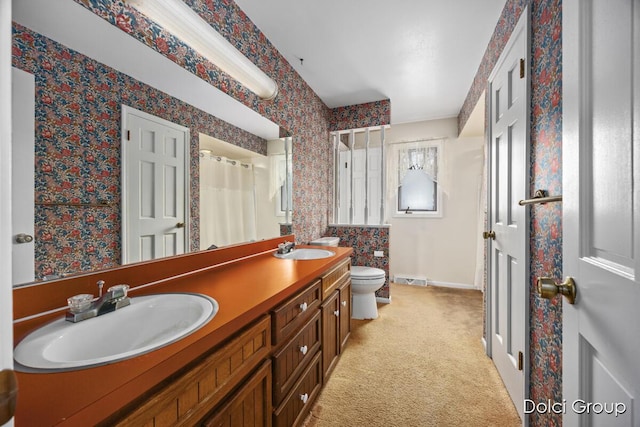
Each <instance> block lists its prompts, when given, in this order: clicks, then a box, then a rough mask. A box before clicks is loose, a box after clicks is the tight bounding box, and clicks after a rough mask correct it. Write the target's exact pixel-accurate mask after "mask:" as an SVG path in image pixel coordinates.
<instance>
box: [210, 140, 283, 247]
mask: <svg viewBox="0 0 640 427" xmlns="http://www.w3.org/2000/svg"><path fill="white" fill-rule="evenodd" d="M290 144H291V138H281V139H277V140H271V141H267V155H266V156H264V155H261V154H258V153H255V152H253V151H250V150H247V149H244V148H241V147H238V146H236V145H233V144H229V143H227V142H224V141H221V140H219V139H216V138H213V137H211V136H208V135H204V134H200V249H209V248H212V247H220V246H225V245H230V244H235V243H242V242H250V241H255V240H262V239H266V238H270V237H273V236H277V235H278V234H279V233H280V223H282V222H284V221H286V219H287V218H288V217H289V215H290V209H291V208H290V206H291V204H290V203H287V200H289V198H288V197H287V194H288V193H285V197H284V199H283V198H282V194H283V192H287V188H290V186H291V174H290V173H288V171H290V169H291V168H290V165H287V162H286V160H285V159H286V158H287V157H286V154H287V153H286V152H285V147H287V150H288V147H289V146H290Z"/></svg>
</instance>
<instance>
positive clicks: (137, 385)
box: [14, 244, 353, 427]
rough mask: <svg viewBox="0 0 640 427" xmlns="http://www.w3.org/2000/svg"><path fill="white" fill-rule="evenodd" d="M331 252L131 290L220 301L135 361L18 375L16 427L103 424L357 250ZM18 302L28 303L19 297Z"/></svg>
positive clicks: (262, 256) (261, 258) (269, 258)
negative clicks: (192, 326)
mask: <svg viewBox="0 0 640 427" xmlns="http://www.w3.org/2000/svg"><path fill="white" fill-rule="evenodd" d="M260 249H264V244H263V246H262V247H261V246H258V250H260ZM331 250H334V251H335V252H336V255H334V256H333V257H330V258H325V259H318V260H300V261H295V260H286V259H278V258H276V257H274V256H273V251H274V250H273V249H271V250H268V251H263V252H259V253H256V254H251V255H249V256H247V257H245V258H244V259H240V260H236V261H226V262H219V263H218V264H214V265H215V266H210V267H208V268H206V269H204V270H206V271H200V272H197V273H195V274H192V275H191V274H181V275H180V276H179V277H176V278H172V279H168V280H164V281H160V282H161V283H158V284H155V285H153V286H148V287H140V288H137V287H132V289H131V290H130V296H132V297H136V296H140V295H146V294H156V293H164V292H194V293H201V294H205V295H208V296H210V297H212V298H214V299H215V300H216V301H217V302H218V304H219V306H220V309H219V311H218V313H217V314H216V316H215V317H214V318H213V319H211V320H210V321H209V322H208V323H207V324H206V325H205V326H203V327H202V328H200V329H199V330H197V331H196V332H194V333H192V334H191V335H188V336H187V337H185V338H183V339H181V340H179V341H177V342H175V343H172V344H170V345H167V346H165V347H162V348H160V349H157V350H155V351H152V352H150V353H147V354H143V355H140V356H136V357H133V358H131V359H127V360H122V361H119V362H114V363H111V364H107V365H103V366H98V367H93V368H87V369H81V370H75V371H67V372H53V373H51V372H48V373H25V372H17V375H18V387H19V392H18V404H17V409H16V421H15V423H16V426H18V427H21V426H35V425H38V426H45V425H57V424H59V425H65V426H76V425H77V426H87V425H95V424H96V423H99V422H100V421H103V420H104V419H106V418H108V417H109V416H110V415H112V414H113V413H114V412H116V411H118V410H119V409H120V408H122V407H124V406H126V405H127V404H129V403H130V402H131V401H133V400H134V399H136V398H137V397H139V396H141V395H143V394H144V393H145V392H147V391H149V390H150V389H152V388H153V387H154V386H157V385H158V384H160V383H162V382H163V381H164V380H165V379H167V378H168V377H170V376H171V375H173V374H175V373H177V372H178V371H180V370H181V369H182V368H184V367H185V366H186V365H188V364H189V363H191V362H193V361H195V360H197V359H199V358H201V357H202V356H204V355H205V354H207V353H210V352H211V350H212V349H213V348H214V347H216V346H218V345H219V344H221V343H222V342H223V341H225V340H226V339H228V338H230V337H231V336H232V335H234V334H235V333H236V332H238V331H239V330H241V329H242V328H244V327H246V326H248V325H249V324H250V323H251V322H253V321H254V320H257V319H258V318H259V317H261V316H263V315H265V314H267V313H269V312H270V310H271V309H273V308H275V307H276V306H277V305H278V304H280V303H281V302H283V301H284V300H286V299H287V298H289V297H290V296H292V295H294V294H295V293H296V292H297V291H299V290H300V289H302V288H303V287H304V286H306V285H308V284H309V283H310V282H311V281H313V280H314V279H316V278H318V277H320V276H321V275H322V274H323V273H324V272H325V271H327V270H328V269H330V268H331V267H333V266H334V265H336V264H338V263H339V262H340V261H342V260H344V259H346V258H348V257H349V256H351V254H352V252H353V249H351V248H331ZM193 256H196V255H193ZM157 262H161V261H157ZM153 265H154V263H149V264H148V266H151V267H153ZM121 268H126V267H121ZM138 274H140V273H139V272H138ZM185 276H186V277H185ZM96 277H97V276H96ZM59 288H60V289H65V287H64V286H60V287H59ZM14 294H15V291H14ZM68 296H70V295H66V296H65V298H66V297H68ZM17 300H18V301H17V302H18V303H22V304H24V301H23V300H21V299H20V298H18V299H17ZM20 309H22V307H21V308H20ZM123 310H126V308H123ZM107 316H108V314H107ZM59 317H60V313H56V314H54V315H49V316H44V317H42V318H40V319H38V320H26V321H25V320H21V321H18V322H17V323H16V326H15V327H14V329H15V335H16V342H17V341H18V340H20V339H21V338H22V337H24V336H25V335H26V334H27V333H28V332H29V331H30V330H33V329H35V328H37V327H38V326H41V325H42V324H43V323H45V322H48V321H50V320H53V319H55V318H59ZM87 321H91V320H87ZM131 327H135V325H131Z"/></svg>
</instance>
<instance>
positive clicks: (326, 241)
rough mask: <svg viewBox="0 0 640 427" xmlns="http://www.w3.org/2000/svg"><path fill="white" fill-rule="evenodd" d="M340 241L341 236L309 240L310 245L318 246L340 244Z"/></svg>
mask: <svg viewBox="0 0 640 427" xmlns="http://www.w3.org/2000/svg"><path fill="white" fill-rule="evenodd" d="M338 243H340V238H339V237H320V238H319V239H315V240H312V241H310V242H309V244H310V245H316V246H338Z"/></svg>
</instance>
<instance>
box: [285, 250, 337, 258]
mask: <svg viewBox="0 0 640 427" xmlns="http://www.w3.org/2000/svg"><path fill="white" fill-rule="evenodd" d="M335 254H336V253H335V252H333V251H330V250H327V249H308V248H303V249H294V250H292V251H291V252H289V253H286V254H279V253H277V252H276V253H275V254H274V255H275V256H276V257H277V258H283V259H321V258H329V257H330V256H334V255H335Z"/></svg>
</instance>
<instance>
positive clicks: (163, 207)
mask: <svg viewBox="0 0 640 427" xmlns="http://www.w3.org/2000/svg"><path fill="white" fill-rule="evenodd" d="M122 114H123V139H122V172H123V173H122V188H123V195H122V219H123V221H122V236H123V237H122V262H123V264H124V263H130V262H136V261H146V260H150V259H156V258H161V257H166V256H171V255H177V254H182V253H184V252H185V249H186V245H187V237H188V236H187V232H186V230H187V229H188V227H187V224H186V218H187V215H186V207H187V203H186V192H187V188H186V183H187V182H188V180H187V178H186V172H187V171H188V169H189V168H188V165H187V163H186V162H187V160H188V155H187V154H186V151H187V150H188V141H189V129H187V128H185V127H182V126H178V125H176V124H174V123H171V122H168V121H166V120H163V119H160V118H158V117H155V116H152V115H150V114H147V113H144V112H142V111H138V110H135V109H133V108H130V107H126V106H123V108H122Z"/></svg>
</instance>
